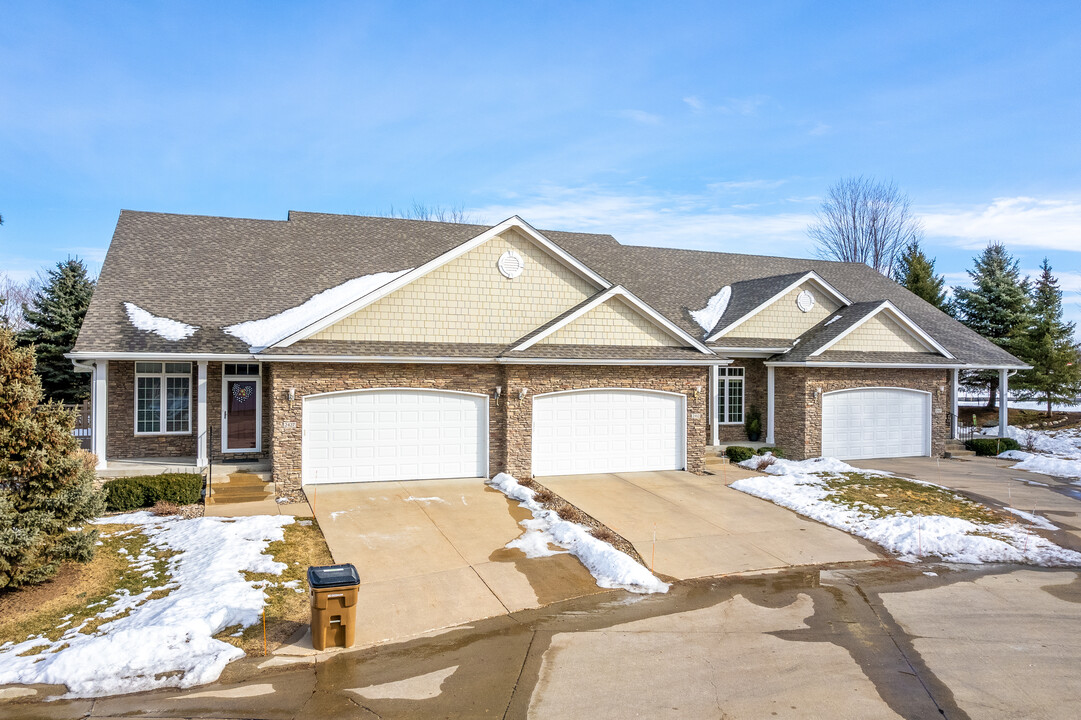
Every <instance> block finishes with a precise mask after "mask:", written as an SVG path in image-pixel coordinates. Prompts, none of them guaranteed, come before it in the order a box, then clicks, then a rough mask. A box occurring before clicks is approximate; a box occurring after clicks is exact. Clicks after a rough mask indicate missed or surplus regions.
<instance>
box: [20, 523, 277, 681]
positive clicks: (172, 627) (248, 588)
mask: <svg viewBox="0 0 1081 720" xmlns="http://www.w3.org/2000/svg"><path fill="white" fill-rule="evenodd" d="M98 522H99V523H102V524H104V523H124V524H137V525H140V526H141V528H140V529H139V530H140V531H141V532H143V533H144V534H145V535H146V536H147V539H148V541H149V544H150V545H152V546H154V547H155V548H157V549H160V550H167V551H172V552H176V553H178V554H176V555H174V556H173V557H171V558H169V560H168V561H167V562H168V568H169V570H168V575H169V577H168V578H166V579H165V582H164V583H163V584H161V585H159V586H157V587H149V588H147V589H146V590H145V591H144V592H142V593H140V594H139V595H130V594H129V593H128V592H127V591H126V590H122V591H119V592H117V593H116V594H114V596H113V597H112V598H110V602H111V604H108V605H106V606H105V608H104V609H103V610H102V612H100V613H98V616H97V617H98V618H115V619H110V620H107V622H105V623H103V624H102V625H100V626H99V627H98V628H97V629H96V630H94V631H93V632H92V633H89V634H84V633H82V632H80V629H81V628H83V627H84V626H85V625H86V624H87V623H89V622H91V621H93V620H96V619H97V618H91V619H90V620H87V621H86V622H84V623H82V624H80V625H78V626H76V627H74V628H72V629H70V630H68V631H67V632H65V633H64V635H63V636H62V637H61V638H60V639H59V640H57V641H56V642H55V643H53V642H50V641H49V640H48V639H47V638H43V637H37V638H31V639H29V640H26V641H24V642H22V643H19V644H17V645H16V644H13V643H10V642H8V643H5V644H4V645H0V685H5V684H8V683H49V684H57V685H67V687H68V695H67V696H66V697H98V696H102V695H116V694H120V693H130V692H139V691H143V690H153V689H155V688H162V687H181V688H186V687H192V686H194V685H201V684H203V683H209V682H213V681H215V680H217V679H218V676H219V675H221V672H222V670H223V669H224V668H225V666H226V665H227V664H228V663H229V662H231V661H233V660H236V659H237V658H240V657H243V655H244V651H243V650H241V649H239V648H237V647H234V646H233V645H229V644H228V643H224V642H221V641H220V640H215V639H214V637H213V636H214V634H215V633H218V632H220V631H221V630H223V629H224V628H227V627H229V626H231V625H242V626H248V625H253V624H255V623H256V622H258V621H259V617H260V613H261V612H262V609H263V604H264V602H265V600H266V596H265V595H264V593H263V589H262V586H263V583H259V582H249V581H247V580H245V579H244V577H243V575H242V574H241V571H244V570H249V571H252V572H258V573H271V574H280V573H281V571H282V570H284V569H285V565H284V564H283V563H279V562H276V561H274V560H273V559H272V558H271V557H270V556H269V555H266V554H264V553H265V551H266V548H267V545H268V544H269V543H271V542H274V541H278V540H282V539H283V537H284V531H283V530H282V526H284V525H288V524H290V523H292V522H293V518H291V517H288V516H278V515H257V516H254V517H245V518H236V519H232V518H210V517H203V518H196V519H192V520H184V519H180V518H176V517H157V516H155V515H152V514H151V513H148V512H138V513H131V514H129V515H122V516H118V517H110V518H103V519H101V520H99V521H98ZM153 563H154V557H153V556H151V555H149V554H147V553H145V552H144V553H143V555H141V556H140V557H139V558H137V559H136V560H135V562H134V563H133V567H134V568H135V569H142V570H145V571H146V572H145V573H144V574H145V575H146V576H147V577H153V576H154V571H153ZM154 579H157V578H154ZM162 590H166V591H169V593H168V594H167V595H166V596H165V597H159V598H156V599H150V595H151V594H153V593H154V592H156V591H162ZM125 613H127V614H125ZM43 645H45V646H48V647H45V648H44V650H43V651H42V652H40V653H38V654H32V655H26V656H21V654H22V653H25V652H27V651H28V650H32V649H34V648H38V647H40V646H43Z"/></svg>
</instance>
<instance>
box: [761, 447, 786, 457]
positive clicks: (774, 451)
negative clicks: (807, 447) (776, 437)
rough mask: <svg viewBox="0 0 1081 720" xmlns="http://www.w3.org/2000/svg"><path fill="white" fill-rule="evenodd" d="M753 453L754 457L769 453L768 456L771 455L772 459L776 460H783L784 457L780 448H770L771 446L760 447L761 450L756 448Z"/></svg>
mask: <svg viewBox="0 0 1081 720" xmlns="http://www.w3.org/2000/svg"><path fill="white" fill-rule="evenodd" d="M754 452H755V454H756V455H765V454H766V453H770V454H772V455H773V457H778V458H783V457H784V451H783V450H781V448H779V447H772V446H767V447H761V448H758V449H757V450H755V451H754Z"/></svg>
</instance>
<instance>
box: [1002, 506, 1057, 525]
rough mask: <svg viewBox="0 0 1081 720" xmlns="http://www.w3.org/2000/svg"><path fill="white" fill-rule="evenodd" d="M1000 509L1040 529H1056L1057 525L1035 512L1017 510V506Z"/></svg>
mask: <svg viewBox="0 0 1081 720" xmlns="http://www.w3.org/2000/svg"><path fill="white" fill-rule="evenodd" d="M1002 509H1003V510H1005V511H1006V512H1009V513H1013V514H1014V515H1016V516H1017V517H1019V518H1023V519H1024V520H1026V521H1027V522H1028V524H1029V525H1032V526H1034V527H1038V528H1040V529H1041V530H1058V526H1057V525H1055V524H1054V523H1053V522H1051V521H1050V520H1048V519H1047V518H1045V517H1043V516H1042V515H1037V514H1036V513H1035V512H1025V511H1024V510H1018V509H1017V508H1012V507H1004V508H1002Z"/></svg>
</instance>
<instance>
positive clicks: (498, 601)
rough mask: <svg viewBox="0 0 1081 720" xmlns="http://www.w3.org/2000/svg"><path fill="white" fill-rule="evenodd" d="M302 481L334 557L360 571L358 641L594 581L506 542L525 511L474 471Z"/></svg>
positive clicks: (531, 603)
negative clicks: (459, 475) (453, 476)
mask: <svg viewBox="0 0 1081 720" xmlns="http://www.w3.org/2000/svg"><path fill="white" fill-rule="evenodd" d="M307 490H308V493H309V500H310V501H311V503H312V506H313V509H314V511H315V516H316V518H317V519H318V521H319V526H320V527H321V528H322V530H323V535H324V536H325V537H326V540H327V545H328V546H329V547H330V552H331V554H332V555H333V556H334V561H335V562H336V563H346V562H348V563H353V564H354V565H356V567H357V572H358V573H359V574H360V598H359V600H358V603H359V605H358V609H357V615H358V618H359V621H358V623H357V645H358V646H364V645H369V644H372V643H376V642H382V641H386V640H390V639H401V638H406V637H411V636H414V635H418V634H420V633H424V632H428V631H431V630H436V629H439V628H445V627H449V626H452V625H458V624H461V623H466V622H472V621H474V620H479V619H481V618H486V617H492V616H494V615H502V614H505V613H508V612H515V611H518V610H523V609H525V608H533V607H538V606H541V605H544V604H547V603H551V602H555V601H558V600H565V599H567V598H572V597H578V596H581V595H588V594H592V593H596V592H600V590H601V589H600V588H598V587H597V584H596V582H595V581H594V579H593V577H592V576H591V575H590V574H589V572H588V571H587V570H586V569H585V568H584V567H582V565H581V564H580V563H579V562H578V560H577V559H576V558H575V557H574V556H572V555H568V554H561V555H553V556H551V557H543V558H532V559H530V558H526V557H525V555H524V553H522V552H521V551H520V550H508V549H506V548H505V547H504V546H505V545H506V544H507V543H508V542H510V541H511V540H513V539H514V538H516V537H518V536H519V535H520V534H521V533H522V528H521V526H519V525H518V521H519V520H521V519H522V518H524V517H527V516H528V512H526V511H524V510H522V509H520V508H519V507H518V504H517V503H512V502H510V501H508V500H507V498H506V497H505V496H504V495H503V494H502V493H500V492H498V491H496V490H493V489H492V488H490V487H488V486H487V485H485V484H484V481H483V480H481V479H479V478H468V479H461V480H418V481H410V482H380V483H353V484H348V485H320V486H318V490H316V489H315V487H310V488H307Z"/></svg>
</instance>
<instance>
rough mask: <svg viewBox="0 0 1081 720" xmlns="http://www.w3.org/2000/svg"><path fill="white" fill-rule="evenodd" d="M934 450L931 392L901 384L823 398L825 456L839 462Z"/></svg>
mask: <svg viewBox="0 0 1081 720" xmlns="http://www.w3.org/2000/svg"><path fill="white" fill-rule="evenodd" d="M930 454H931V395H930V394H929V393H925V392H920V391H918V390H904V389H901V388H863V389H860V390H840V391H837V392H831V393H826V394H825V395H823V396H822V455H824V456H825V457H835V458H839V459H841V460H856V459H859V458H882V457H910V456H916V455H930Z"/></svg>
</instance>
